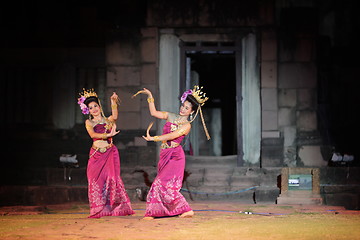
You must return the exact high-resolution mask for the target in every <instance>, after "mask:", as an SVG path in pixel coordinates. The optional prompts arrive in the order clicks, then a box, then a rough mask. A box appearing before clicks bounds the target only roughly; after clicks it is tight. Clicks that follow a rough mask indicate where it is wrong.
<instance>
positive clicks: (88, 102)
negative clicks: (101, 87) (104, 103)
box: [84, 96, 99, 107]
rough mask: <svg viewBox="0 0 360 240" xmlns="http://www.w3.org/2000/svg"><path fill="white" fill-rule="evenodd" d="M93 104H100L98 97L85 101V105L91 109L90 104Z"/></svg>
mask: <svg viewBox="0 0 360 240" xmlns="http://www.w3.org/2000/svg"><path fill="white" fill-rule="evenodd" d="M92 102H96V103H97V104H99V100H98V98H97V97H93V96H91V97H88V98H86V99H85V101H84V104H85V105H86V106H87V107H89V104H90V103H92Z"/></svg>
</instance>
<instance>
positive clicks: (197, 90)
mask: <svg viewBox="0 0 360 240" xmlns="http://www.w3.org/2000/svg"><path fill="white" fill-rule="evenodd" d="M202 88H203V87H199V86H197V85H195V86H194V89H193V90H192V94H191V95H193V96H194V98H195V99H196V101H197V102H198V103H199V104H200V105H201V106H202V105H204V104H205V102H206V101H207V100H208V99H209V98H208V97H205V95H206V93H204V92H202V91H201V89H202Z"/></svg>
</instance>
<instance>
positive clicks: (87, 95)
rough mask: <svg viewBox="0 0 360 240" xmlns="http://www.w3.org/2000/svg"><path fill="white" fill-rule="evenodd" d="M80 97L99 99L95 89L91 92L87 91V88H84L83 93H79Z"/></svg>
mask: <svg viewBox="0 0 360 240" xmlns="http://www.w3.org/2000/svg"><path fill="white" fill-rule="evenodd" d="M79 95H80V97H84V98H85V99H86V98H88V97H98V96H97V94H96V92H95V91H94V89H93V88H92V89H90V90H85V88H83V92H82V93H79Z"/></svg>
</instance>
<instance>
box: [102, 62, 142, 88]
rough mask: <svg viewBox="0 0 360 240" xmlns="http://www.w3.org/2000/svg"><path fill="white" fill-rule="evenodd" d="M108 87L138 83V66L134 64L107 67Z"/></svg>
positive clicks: (135, 84)
mask: <svg viewBox="0 0 360 240" xmlns="http://www.w3.org/2000/svg"><path fill="white" fill-rule="evenodd" d="M106 80H107V86H108V87H122V86H138V85H140V68H139V67H136V66H126V67H123V66H112V67H108V68H107V74H106Z"/></svg>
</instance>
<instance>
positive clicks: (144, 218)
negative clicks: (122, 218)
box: [142, 217, 154, 220]
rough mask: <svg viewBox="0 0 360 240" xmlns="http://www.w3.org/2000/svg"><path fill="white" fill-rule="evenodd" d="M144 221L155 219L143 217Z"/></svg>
mask: <svg viewBox="0 0 360 240" xmlns="http://www.w3.org/2000/svg"><path fill="white" fill-rule="evenodd" d="M142 220H154V217H143V218H142Z"/></svg>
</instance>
